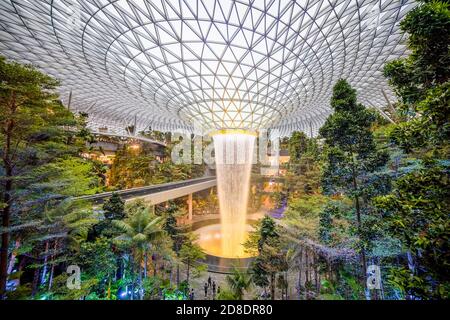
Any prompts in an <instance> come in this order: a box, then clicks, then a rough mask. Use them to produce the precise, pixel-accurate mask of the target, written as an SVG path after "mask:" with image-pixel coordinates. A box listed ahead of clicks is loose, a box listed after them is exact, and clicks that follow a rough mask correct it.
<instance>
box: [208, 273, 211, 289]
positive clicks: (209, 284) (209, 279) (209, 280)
mask: <svg viewBox="0 0 450 320" xmlns="http://www.w3.org/2000/svg"><path fill="white" fill-rule="evenodd" d="M208 287H211V276H209V277H208Z"/></svg>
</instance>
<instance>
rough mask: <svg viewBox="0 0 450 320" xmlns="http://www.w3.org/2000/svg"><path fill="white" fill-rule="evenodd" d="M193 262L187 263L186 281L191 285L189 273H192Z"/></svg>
mask: <svg viewBox="0 0 450 320" xmlns="http://www.w3.org/2000/svg"><path fill="white" fill-rule="evenodd" d="M190 267H191V262H190V261H189V260H188V261H187V271H186V281H187V283H189V272H190Z"/></svg>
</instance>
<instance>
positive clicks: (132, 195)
mask: <svg viewBox="0 0 450 320" xmlns="http://www.w3.org/2000/svg"><path fill="white" fill-rule="evenodd" d="M216 185H217V180H216V177H203V178H198V179H192V180H185V181H177V182H171V183H164V184H158V185H154V186H148V187H140V188H133V189H126V190H119V191H115V192H104V193H99V194H95V195H89V196H82V197H78V198H77V200H88V201H92V202H93V204H94V205H97V206H98V205H101V204H102V203H103V202H105V200H107V199H109V198H110V197H111V196H112V194H113V193H117V194H119V195H120V197H121V198H122V199H123V200H125V201H130V200H136V199H143V200H144V201H146V202H149V203H151V204H152V205H156V204H159V203H163V202H166V201H169V200H173V199H177V198H181V197H184V196H188V197H189V198H188V207H189V219H192V194H193V193H196V192H199V191H203V190H207V189H210V188H213V187H215V186H216Z"/></svg>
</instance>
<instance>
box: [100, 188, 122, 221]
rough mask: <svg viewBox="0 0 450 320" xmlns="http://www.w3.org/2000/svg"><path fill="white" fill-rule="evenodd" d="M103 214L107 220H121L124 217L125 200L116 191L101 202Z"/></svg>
mask: <svg viewBox="0 0 450 320" xmlns="http://www.w3.org/2000/svg"><path fill="white" fill-rule="evenodd" d="M103 214H104V216H105V218H106V219H108V220H122V219H123V218H125V202H124V201H123V200H122V198H121V197H120V196H119V194H117V193H113V194H112V196H111V198H109V199H108V200H107V201H106V202H105V203H104V204H103Z"/></svg>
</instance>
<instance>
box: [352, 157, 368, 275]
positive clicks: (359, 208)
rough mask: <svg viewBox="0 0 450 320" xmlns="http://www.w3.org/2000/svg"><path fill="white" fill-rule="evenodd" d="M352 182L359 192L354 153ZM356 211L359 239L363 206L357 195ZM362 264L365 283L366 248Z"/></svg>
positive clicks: (355, 190)
mask: <svg viewBox="0 0 450 320" xmlns="http://www.w3.org/2000/svg"><path fill="white" fill-rule="evenodd" d="M352 180H353V192H355V193H356V192H357V191H358V183H357V181H356V169H355V159H354V155H353V153H352ZM355 209H356V221H357V227H358V238H360V236H361V205H360V203H359V197H358V196H357V195H355ZM361 264H362V271H363V272H362V273H363V275H362V276H363V277H362V279H363V282H364V280H365V279H366V276H367V269H366V252H365V250H364V247H362V248H361Z"/></svg>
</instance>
